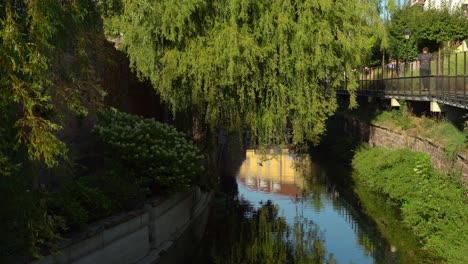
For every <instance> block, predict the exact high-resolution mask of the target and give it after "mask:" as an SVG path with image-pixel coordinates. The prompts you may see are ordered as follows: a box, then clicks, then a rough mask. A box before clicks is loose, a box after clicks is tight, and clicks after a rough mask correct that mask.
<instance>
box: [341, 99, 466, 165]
mask: <svg viewBox="0 0 468 264" xmlns="http://www.w3.org/2000/svg"><path fill="white" fill-rule="evenodd" d="M346 115H351V116H354V117H357V118H358V119H359V120H361V121H364V122H368V123H371V124H374V125H378V126H383V127H386V128H389V129H392V130H395V131H400V132H402V133H404V134H407V135H410V136H417V137H421V138H425V139H428V140H430V141H431V142H434V143H435V144H437V145H439V146H442V147H443V148H444V150H445V152H446V154H447V157H448V158H454V157H455V156H456V154H457V153H463V154H465V155H466V154H468V125H467V123H465V129H464V130H463V129H462V128H461V127H457V126H461V124H458V125H455V124H453V123H452V122H450V121H448V120H446V119H436V118H433V117H427V116H416V115H414V114H412V113H411V111H410V110H409V109H408V106H407V104H406V103H405V102H402V103H401V106H400V107H399V109H393V110H390V111H381V110H369V109H357V110H354V111H352V112H347V113H346Z"/></svg>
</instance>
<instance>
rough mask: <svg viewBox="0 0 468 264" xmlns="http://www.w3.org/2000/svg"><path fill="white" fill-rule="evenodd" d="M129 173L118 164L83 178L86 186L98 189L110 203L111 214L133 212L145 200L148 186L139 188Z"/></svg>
mask: <svg viewBox="0 0 468 264" xmlns="http://www.w3.org/2000/svg"><path fill="white" fill-rule="evenodd" d="M135 179H136V177H135V176H134V175H131V172H129V171H128V170H125V168H122V167H121V166H119V165H118V164H113V167H105V171H99V172H97V173H94V174H92V175H89V176H86V177H84V179H83V181H84V182H85V184H86V185H87V186H90V187H92V188H96V189H98V190H99V191H100V192H102V193H103V194H104V195H105V196H106V197H108V199H109V200H110V201H111V203H112V211H113V212H121V211H128V210H133V209H135V208H138V207H139V206H141V205H142V204H143V203H144V201H145V200H146V196H147V194H148V186H141V185H140V184H139V183H138V182H137V181H136V180H135Z"/></svg>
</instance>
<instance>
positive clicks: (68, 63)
mask: <svg viewBox="0 0 468 264" xmlns="http://www.w3.org/2000/svg"><path fill="white" fill-rule="evenodd" d="M100 25H101V23H100V15H99V12H98V8H97V6H96V3H95V1H93V0H70V1H60V0H42V1H28V0H4V1H1V2H0V66H1V67H0V107H1V109H2V111H4V110H5V112H4V113H2V114H1V115H0V121H2V123H3V122H4V121H5V120H7V119H8V120H10V119H11V118H13V119H14V120H15V122H14V128H13V127H9V128H8V130H16V132H15V133H16V138H17V141H18V143H20V145H24V146H25V147H26V149H27V152H28V156H29V158H30V159H33V160H42V161H44V162H45V163H46V164H47V165H48V166H53V165H55V164H56V162H57V161H56V158H57V157H59V156H64V155H65V151H66V147H65V144H64V143H63V142H61V141H60V140H59V139H58V138H57V136H56V132H57V131H58V130H60V129H61V126H60V125H59V119H60V118H61V117H60V114H63V113H64V112H65V111H66V110H71V111H72V112H74V113H75V114H77V115H86V113H87V109H86V107H85V98H86V97H92V96H94V93H97V92H99V91H100V89H99V86H98V85H97V84H96V83H97V82H96V76H97V75H98V74H99V72H98V71H96V70H95V69H94V68H93V67H94V66H95V65H93V64H92V59H91V58H90V57H91V56H92V55H91V52H92V51H93V50H95V49H96V46H97V47H100V45H102V42H100V41H98V39H99V38H98V37H97V36H99V33H101V35H102V31H100V27H99V26H100ZM102 39H103V38H102ZM94 57H95V56H94ZM93 60H94V61H96V59H94V58H93ZM86 103H87V102H86ZM57 113H58V114H57ZM6 130H7V128H5V131H4V132H5V133H7V131H6ZM0 132H2V131H0ZM1 135H2V134H0V136H1Z"/></svg>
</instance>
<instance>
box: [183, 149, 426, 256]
mask: <svg viewBox="0 0 468 264" xmlns="http://www.w3.org/2000/svg"><path fill="white" fill-rule="evenodd" d="M235 171H236V173H235V175H232V176H234V177H235V183H234V184H231V185H232V186H231V189H234V190H228V191H226V190H224V191H225V193H230V195H229V194H227V195H218V197H217V199H216V200H215V204H214V206H213V209H212V214H211V215H212V216H211V218H210V220H209V222H208V226H207V232H206V235H205V237H204V239H203V241H204V242H203V246H202V247H201V250H200V252H199V254H198V255H197V256H196V257H195V258H194V260H193V261H192V263H360V264H361V263H362V264H365V263H429V262H432V261H430V260H428V259H427V258H426V254H425V253H424V252H422V250H421V249H420V248H419V242H418V240H417V239H416V238H415V237H413V236H411V234H410V232H409V230H407V229H405V228H404V227H403V225H402V224H401V221H400V220H399V219H398V213H397V212H396V211H395V210H394V209H393V208H392V206H389V205H388V204H387V203H386V202H385V200H384V199H382V197H379V196H378V195H377V194H371V193H368V192H366V190H365V188H362V186H356V185H355V184H354V183H353V181H352V175H351V174H352V172H351V171H352V170H351V169H350V167H349V165H347V164H343V162H342V161H341V162H339V161H336V160H334V159H333V158H330V157H327V158H320V156H319V155H301V156H298V155H294V154H292V153H289V152H288V151H287V150H281V151H276V153H273V154H269V155H265V153H260V152H258V151H256V150H248V151H247V152H246V155H245V160H244V161H243V163H242V164H241V166H240V168H238V169H237V170H235ZM356 193H359V195H357V194H356ZM359 197H361V198H362V199H366V201H363V200H360V198H359ZM264 212H266V213H264ZM272 212H273V213H272ZM262 215H266V217H262ZM373 218H374V219H373ZM262 221H263V222H265V223H266V224H265V223H262ZM271 223H273V224H271ZM278 223H279V224H278ZM262 228H264V229H265V230H263V231H262ZM252 230H253V231H252ZM265 232H269V233H272V234H279V235H273V237H272V238H271V237H269V236H265V235H262V234H263V233H265ZM245 233H248V235H245ZM260 236H261V237H260ZM279 240H281V241H282V242H281V243H283V244H284V245H285V246H284V247H283V246H281V245H279V244H281V243H278V241H279ZM259 241H260V242H259ZM262 241H263V242H262ZM270 244H274V245H273V246H271V245H270ZM270 246H271V248H270ZM265 248H266V249H265ZM282 251H284V254H283V253H281V252H282ZM298 252H301V254H302V255H300V254H298ZM304 252H305V253H304ZM283 255H284V256H283ZM299 255H300V256H299ZM259 256H261V258H259V259H257V260H256V259H255V258H256V257H259ZM268 257H271V258H272V260H269V261H268V260H265V258H268ZM282 257H284V261H281V260H279V259H281V258H282Z"/></svg>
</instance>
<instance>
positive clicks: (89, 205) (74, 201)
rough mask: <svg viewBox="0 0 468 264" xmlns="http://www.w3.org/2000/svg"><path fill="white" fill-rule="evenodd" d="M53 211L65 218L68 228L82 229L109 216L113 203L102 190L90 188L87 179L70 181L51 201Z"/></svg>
mask: <svg viewBox="0 0 468 264" xmlns="http://www.w3.org/2000/svg"><path fill="white" fill-rule="evenodd" d="M50 208H51V210H52V211H53V212H54V213H55V214H57V215H60V216H62V217H63V218H64V220H65V223H66V225H67V228H71V229H74V230H76V229H80V228H82V227H83V226H84V225H85V224H87V223H89V222H91V221H95V220H98V219H101V218H103V217H105V216H108V215H109V214H110V213H111V212H112V202H111V200H110V199H109V198H108V197H107V196H105V195H104V194H103V193H102V191H101V190H99V189H97V188H93V187H90V186H89V185H88V184H86V182H85V178H80V179H76V180H70V181H69V182H68V183H66V184H65V186H64V188H63V189H62V190H61V191H59V192H56V193H54V194H53V196H52V197H51V199H50Z"/></svg>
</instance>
